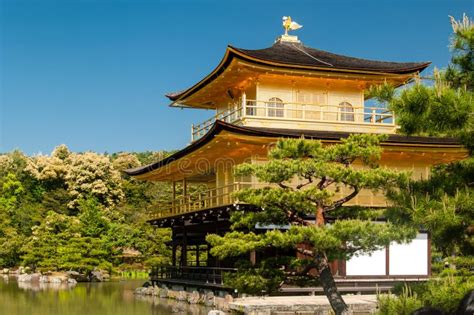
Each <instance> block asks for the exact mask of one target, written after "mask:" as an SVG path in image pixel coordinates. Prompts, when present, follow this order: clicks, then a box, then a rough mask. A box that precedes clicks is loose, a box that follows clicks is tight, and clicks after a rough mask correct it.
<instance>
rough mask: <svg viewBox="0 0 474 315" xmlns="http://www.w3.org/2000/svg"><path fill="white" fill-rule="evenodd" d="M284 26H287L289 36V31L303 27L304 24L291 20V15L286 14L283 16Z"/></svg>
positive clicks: (286, 33)
mask: <svg viewBox="0 0 474 315" xmlns="http://www.w3.org/2000/svg"><path fill="white" fill-rule="evenodd" d="M283 27H284V28H285V36H288V31H289V30H290V31H296V30H297V29H300V28H302V27H303V25H299V24H298V23H296V22H295V21H292V20H291V16H284V17H283Z"/></svg>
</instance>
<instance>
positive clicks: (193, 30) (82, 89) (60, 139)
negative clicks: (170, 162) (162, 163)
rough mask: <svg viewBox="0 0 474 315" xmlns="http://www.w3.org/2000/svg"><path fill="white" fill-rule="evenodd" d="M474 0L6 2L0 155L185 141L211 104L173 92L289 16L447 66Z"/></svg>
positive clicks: (388, 52) (339, 49)
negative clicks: (189, 102)
mask: <svg viewBox="0 0 474 315" xmlns="http://www.w3.org/2000/svg"><path fill="white" fill-rule="evenodd" d="M473 3H474V2H473V1H472V0H455V1H453V0H446V1H440V0H426V1H417V0H398V1H380V0H373V1H364V0H362V1H351V0H347V1H340V0H327V1H316V0H313V1H287V2H282V1H140V0H129V1H106V0H103V1H101V0H95V1H92V0H90V1H87V0H84V1H67V0H61V1H49V0H41V1H22V0H0V9H1V11H0V12H1V13H0V14H1V15H0V27H1V46H0V74H1V82H0V83H1V85H0V107H1V108H0V152H5V151H9V150H12V149H15V148H18V149H20V150H22V151H24V152H26V153H28V154H33V153H38V152H43V153H49V152H50V151H51V150H52V149H53V148H54V147H55V146H56V145H58V144H61V143H65V144H67V145H68V146H69V147H70V148H71V149H72V150H74V151H86V150H93V151H98V152H105V151H107V152H117V151H144V150H160V149H178V148H181V147H183V146H185V145H186V144H187V143H188V142H189V140H190V139H189V138H190V136H189V135H190V125H191V124H192V123H193V122H200V121H202V120H204V119H206V118H208V117H209V116H210V115H211V112H210V111H199V110H180V109H174V108H169V107H168V106H167V105H168V103H169V102H168V101H167V99H166V98H165V97H164V94H165V93H166V92H170V91H176V90H181V89H184V88H187V87H189V86H190V85H192V84H194V83H195V82H197V81H198V80H199V79H201V78H202V77H203V76H205V75H206V74H208V73H209V72H210V71H211V70H212V69H213V68H214V67H215V66H216V65H217V64H218V62H219V61H220V59H221V57H222V56H223V54H224V51H225V48H226V45H227V44H232V45H235V46H237V47H242V48H249V49H256V48H263V47H267V46H270V45H271V44H272V42H273V40H274V39H275V38H276V37H277V36H278V35H280V34H281V33H282V27H281V17H282V16H283V15H290V16H292V17H293V19H294V20H296V21H297V22H299V23H300V24H303V25H304V27H303V29H301V30H299V31H297V32H296V34H297V35H298V36H299V38H300V39H301V40H302V41H303V43H304V44H306V45H308V46H312V47H315V48H320V49H324V50H329V51H331V52H335V53H341V54H348V55H351V56H356V57H365V58H373V59H381V60H392V61H426V60H429V61H432V62H433V64H434V65H435V66H437V67H444V66H446V64H447V63H448V61H449V58H450V54H449V50H448V36H449V35H450V33H451V27H450V24H449V19H448V15H454V16H455V17H457V18H460V17H461V16H462V13H463V12H466V13H467V14H469V15H470V16H472V15H473V11H474V10H473V6H474V4H473ZM431 69H432V67H431V68H430V69H429V70H428V71H431Z"/></svg>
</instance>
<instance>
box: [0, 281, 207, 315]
mask: <svg viewBox="0 0 474 315" xmlns="http://www.w3.org/2000/svg"><path fill="white" fill-rule="evenodd" d="M142 282H143V281H113V282H106V283H78V284H77V285H76V286H71V285H68V284H67V283H39V282H33V283H29V282H23V283H22V282H17V281H16V280H15V279H14V278H10V279H8V277H2V278H1V279H0V314H2V315H3V314H8V315H25V314H28V315H56V314H57V315H108V314H110V315H134V314H137V315H138V314H139V315H165V314H172V313H175V314H189V315H206V314H207V313H208V312H209V310H210V309H209V308H206V307H203V306H200V305H189V304H187V303H185V302H180V301H175V300H168V299H162V298H159V297H151V296H136V295H134V294H133V293H134V290H135V288H137V287H139V286H140V285H141V284H142Z"/></svg>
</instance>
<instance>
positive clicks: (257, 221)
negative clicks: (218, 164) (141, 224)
mask: <svg viewBox="0 0 474 315" xmlns="http://www.w3.org/2000/svg"><path fill="white" fill-rule="evenodd" d="M383 138H384V137H383V136H375V135H352V136H350V137H348V138H346V139H341V143H339V144H334V145H329V146H323V145H322V143H321V142H320V141H314V140H304V139H298V140H294V139H293V140H291V139H290V140H279V141H278V142H277V143H276V146H275V148H273V149H272V150H271V151H270V152H269V156H268V158H269V161H268V162H267V163H264V164H242V165H239V166H238V167H237V174H238V175H247V176H248V175H254V176H256V177H257V179H258V180H259V181H260V182H264V183H268V184H269V185H268V186H267V187H264V188H257V189H246V190H242V191H240V192H237V193H236V197H237V198H238V199H239V200H240V201H241V202H245V203H249V204H252V205H255V206H257V207H258V208H260V209H261V210H260V211H255V212H242V211H236V212H235V213H234V214H233V215H232V221H233V229H235V230H234V231H231V232H229V233H227V234H226V235H224V236H218V235H210V236H208V237H207V240H208V242H209V243H210V244H211V245H212V246H213V248H212V250H211V254H212V255H214V256H217V257H220V258H225V257H232V256H239V255H242V254H244V253H248V252H250V251H254V250H257V251H258V250H264V249H266V248H270V247H274V248H282V249H293V250H296V251H297V252H299V253H300V254H302V255H304V257H306V258H299V259H298V258H293V259H292V260H290V261H291V264H289V265H288V264H284V265H282V266H280V267H281V269H282V270H285V271H287V274H291V273H295V274H297V275H307V276H311V272H310V271H311V270H316V271H317V277H319V280H320V282H321V284H322V286H323V289H324V292H325V294H326V296H327V297H328V300H329V302H330V303H331V306H332V308H333V310H334V311H335V312H336V314H343V313H345V312H346V311H347V306H346V304H345V303H344V301H343V299H342V297H341V295H340V294H339V292H338V290H337V287H336V284H335V282H334V279H333V276H332V273H331V270H330V265H329V262H330V261H331V260H334V259H349V258H351V257H352V256H354V255H357V254H364V253H370V252H373V251H375V250H377V249H379V248H381V247H383V246H387V245H389V244H390V242H392V241H397V242H403V241H408V240H409V239H411V238H413V237H414V236H415V235H416V229H414V228H410V227H407V228H405V229H400V228H398V227H395V226H394V225H392V224H391V223H389V222H388V223H386V224H379V223H376V222H373V221H371V220H369V219H367V216H366V213H367V211H369V212H370V210H369V209H364V208H360V207H351V208H350V209H349V210H347V211H346V210H344V209H342V207H343V206H344V205H345V204H346V203H347V202H349V201H350V200H352V199H353V198H355V197H356V196H357V195H358V193H359V192H360V191H361V190H363V189H369V190H372V191H391V190H392V189H394V187H398V186H402V185H404V184H405V183H406V182H407V180H408V174H405V173H399V172H396V171H393V170H389V169H385V168H381V167H379V166H378V163H377V162H378V161H379V159H380V156H381V152H382V149H381V147H380V141H381V140H382V139H383ZM344 191H347V193H342V192H344ZM341 210H344V211H341ZM343 212H344V213H346V214H345V215H343V214H342V213H343ZM338 213H339V214H338ZM329 216H331V217H333V218H334V217H335V218H336V219H335V220H333V221H329V220H328V217H329ZM311 217H312V218H313V220H311V219H310V218H311ZM270 224H273V225H277V226H282V228H279V229H272V230H268V231H267V232H265V233H256V232H254V231H252V230H254V227H255V226H256V225H270ZM287 225H288V226H289V228H288V229H285V228H284V226H287ZM238 229H240V230H238ZM242 229H244V231H242ZM246 230H247V231H248V232H247V231H246ZM270 265H272V264H270ZM292 266H293V267H294V266H297V268H292ZM272 268H274V264H273V267H272Z"/></svg>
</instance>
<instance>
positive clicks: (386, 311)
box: [377, 285, 423, 315]
mask: <svg viewBox="0 0 474 315" xmlns="http://www.w3.org/2000/svg"><path fill="white" fill-rule="evenodd" d="M377 304H378V311H377V314H378V315H393V314H398V315H410V314H412V313H413V311H415V310H416V309H418V308H420V307H422V306H423V302H422V301H421V300H420V299H419V298H418V295H417V293H416V292H413V291H412V290H411V288H410V287H409V286H408V285H405V286H404V287H403V289H402V293H401V294H400V295H399V296H396V295H393V294H382V295H377Z"/></svg>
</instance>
